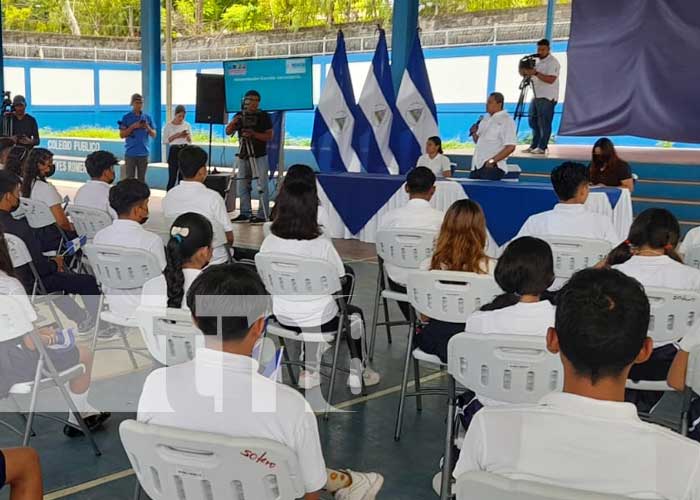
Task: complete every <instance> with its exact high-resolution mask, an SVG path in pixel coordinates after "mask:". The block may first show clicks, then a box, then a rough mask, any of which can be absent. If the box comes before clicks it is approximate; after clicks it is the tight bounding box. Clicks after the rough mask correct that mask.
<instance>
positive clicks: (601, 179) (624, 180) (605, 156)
mask: <svg viewBox="0 0 700 500" xmlns="http://www.w3.org/2000/svg"><path fill="white" fill-rule="evenodd" d="M589 169H590V178H591V184H593V185H594V186H595V185H603V186H612V187H623V188H626V189H629V190H630V193H631V192H632V191H634V179H633V178H632V169H631V168H630V166H629V164H628V163H627V162H626V161H624V160H623V159H621V158H620V157H619V156H618V155H617V150H616V149H615V145H614V144H613V142H612V141H611V140H610V139H608V138H607V137H603V138H601V139H598V140H597V141H596V142H595V144H594V145H593V150H592V151H591V164H590V167H589Z"/></svg>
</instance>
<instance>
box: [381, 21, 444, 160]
mask: <svg viewBox="0 0 700 500" xmlns="http://www.w3.org/2000/svg"><path fill="white" fill-rule="evenodd" d="M396 110H397V114H396V115H394V123H393V126H392V129H391V149H392V150H393V152H394V156H395V157H396V160H397V161H398V163H399V171H400V172H401V173H402V174H404V173H406V172H408V171H409V170H411V169H412V168H413V167H415V166H416V161H417V160H418V158H419V157H420V155H421V154H422V153H423V152H425V143H426V141H427V140H428V138H429V137H431V136H434V135H439V132H438V123H437V109H436V108H435V100H434V99H433V91H432V90H431V88H430V80H429V79H428V70H427V68H426V67H425V59H424V58H423V48H422V47H421V44H420V37H419V36H418V32H417V31H416V38H415V40H414V42H413V48H412V49H411V54H410V56H409V58H408V63H407V65H406V70H405V71H404V73H403V77H402V78H401V86H400V87H399V94H398V95H397V96H396Z"/></svg>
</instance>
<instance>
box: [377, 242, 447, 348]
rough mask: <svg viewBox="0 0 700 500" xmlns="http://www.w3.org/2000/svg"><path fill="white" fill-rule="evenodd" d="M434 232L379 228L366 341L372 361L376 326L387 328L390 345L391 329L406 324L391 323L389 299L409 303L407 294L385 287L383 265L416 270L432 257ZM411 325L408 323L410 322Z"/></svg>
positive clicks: (386, 285) (403, 322)
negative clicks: (375, 286)
mask: <svg viewBox="0 0 700 500" xmlns="http://www.w3.org/2000/svg"><path fill="white" fill-rule="evenodd" d="M436 237H437V232H436V231H431V230H427V229H423V230H421V229H398V228H391V229H380V230H379V231H377V234H376V248H377V257H378V261H379V262H378V267H379V269H378V271H377V292H376V294H375V296H374V313H373V314H372V329H371V333H370V341H369V359H370V360H371V359H374V345H375V342H376V339H377V326H381V325H383V326H385V327H386V336H387V341H388V343H389V344H391V327H392V326H399V325H405V324H407V322H406V321H391V318H390V317H389V304H388V302H387V301H388V300H394V301H397V302H408V297H407V296H406V294H403V293H398V292H394V291H392V290H390V289H389V288H388V284H387V279H388V276H387V274H386V271H385V269H384V264H391V265H394V266H396V267H401V268H404V269H407V270H417V269H419V267H420V264H421V262H423V261H424V260H425V259H429V258H430V257H432V255H433V249H434V248H435V239H436ZM380 301H381V302H382V304H383V306H384V321H383V322H380V321H379V303H380ZM409 323H410V322H409Z"/></svg>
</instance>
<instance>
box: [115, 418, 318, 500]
mask: <svg viewBox="0 0 700 500" xmlns="http://www.w3.org/2000/svg"><path fill="white" fill-rule="evenodd" d="M119 436H120V437H121V441H122V445H123V446H124V450H126V454H127V456H128V457H129V461H130V462H131V465H132V467H133V469H134V471H135V472H136V477H137V478H138V483H139V484H140V486H141V487H142V488H143V489H144V490H145V491H146V493H147V494H148V496H149V497H150V498H152V499H153V500H172V499H179V500H231V499H236V500H294V499H296V498H301V497H303V496H304V494H305V488H304V482H303V477H302V474H301V467H300V464H299V462H298V460H297V457H296V454H295V453H294V452H293V451H292V450H290V449H289V448H287V447H286V446H284V445H283V444H281V443H278V442H276V441H271V440H269V439H255V438H233V437H229V436H223V435H220V434H210V433H206V432H195V431H188V430H184V429H176V428H173V427H162V426H158V425H152V424H144V423H140V422H136V421H134V420H125V421H124V422H122V424H121V425H120V426H119ZM138 494H139V489H138V485H137V491H136V498H138Z"/></svg>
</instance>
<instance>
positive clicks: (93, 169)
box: [73, 151, 119, 219]
mask: <svg viewBox="0 0 700 500" xmlns="http://www.w3.org/2000/svg"><path fill="white" fill-rule="evenodd" d="M118 163H119V160H117V157H116V156H114V155H113V154H112V153H110V152H109V151H93V152H92V153H90V154H89V155H87V158H85V170H86V171H87V173H88V175H89V176H90V180H89V181H87V182H86V183H85V184H83V185H82V186H81V187H80V189H78V192H77V193H75V199H74V200H73V204H75V205H79V206H81V207H90V208H96V209H98V210H102V211H103V212H107V213H108V214H110V215H111V216H112V218H113V219H116V218H117V214H116V213H115V212H114V210H112V207H110V206H109V189H110V188H111V187H112V184H113V183H114V179H115V177H116V174H115V173H114V166H115V165H117V164H118Z"/></svg>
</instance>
